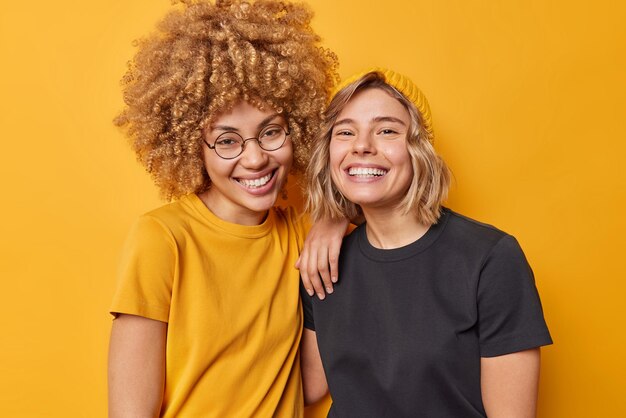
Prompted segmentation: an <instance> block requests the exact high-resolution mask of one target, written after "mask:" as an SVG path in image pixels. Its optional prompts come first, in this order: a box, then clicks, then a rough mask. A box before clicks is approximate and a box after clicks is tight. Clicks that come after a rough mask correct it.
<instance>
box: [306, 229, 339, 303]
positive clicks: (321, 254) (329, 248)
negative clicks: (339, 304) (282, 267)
mask: <svg viewBox="0 0 626 418" xmlns="http://www.w3.org/2000/svg"><path fill="white" fill-rule="evenodd" d="M348 224H349V223H348V220H347V219H340V220H332V219H323V220H321V221H318V222H316V223H315V224H314V225H313V226H312V227H311V230H310V231H309V233H308V235H307V237H306V240H305V242H304V247H303V248H302V253H301V254H300V258H298V261H297V262H296V268H298V269H299V270H300V276H301V277H302V284H303V285H304V288H305V289H306V291H307V292H308V293H309V295H311V296H313V293H316V294H317V297H318V298H320V299H324V297H325V296H326V293H333V283H336V282H337V279H338V277H337V276H338V273H337V271H338V270H339V268H338V265H339V250H340V249H341V241H342V240H343V236H344V235H345V233H346V229H347V227H348Z"/></svg>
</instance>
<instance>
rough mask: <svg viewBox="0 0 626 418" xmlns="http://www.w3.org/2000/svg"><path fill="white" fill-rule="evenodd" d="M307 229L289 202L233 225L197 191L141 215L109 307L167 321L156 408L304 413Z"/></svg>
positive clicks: (175, 412) (190, 413)
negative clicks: (301, 258) (301, 349)
mask: <svg viewBox="0 0 626 418" xmlns="http://www.w3.org/2000/svg"><path fill="white" fill-rule="evenodd" d="M305 229H306V226H305V225H304V222H302V221H300V220H299V219H298V217H297V215H296V213H295V211H294V210H293V209H291V208H289V209H278V208H275V209H273V210H270V211H269V214H268V216H267V219H266V220H265V222H263V223H262V224H261V225H255V226H244V225H237V224H232V223H229V222H226V221H223V220H221V219H219V218H217V217H216V216H215V215H213V213H211V211H210V210H209V209H208V208H207V207H206V206H205V205H204V204H203V203H202V201H201V200H200V199H199V198H198V197H197V196H196V195H189V196H186V197H183V198H182V199H180V200H178V201H176V202H174V203H171V204H169V205H166V206H163V207H161V208H159V209H157V210H155V211H153V212H150V213H148V214H146V215H143V216H142V217H140V218H139V220H138V221H137V222H136V224H135V225H134V227H133V229H132V230H131V232H130V236H129V237H128V239H127V242H126V246H125V249H124V252H123V257H122V263H121V269H120V277H119V286H118V289H117V292H116V294H115V297H114V300H113V305H112V307H111V312H112V313H126V314H133V315H140V316H143V317H146V318H152V319H156V320H159V321H163V322H167V323H168V327H167V346H166V379H165V380H166V381H165V394H164V400H163V406H162V408H161V415H162V416H164V417H216V418H225V417H252V416H254V417H286V418H287V417H288V418H294V417H302V416H303V399H302V384H301V377H300V360H299V353H298V346H299V343H300V337H301V333H302V313H301V312H302V311H301V306H300V299H299V291H298V287H299V283H300V279H299V275H298V271H297V270H296V269H295V268H294V267H293V265H294V263H295V261H296V259H297V257H298V254H299V250H300V248H302V243H303V238H304V236H305Z"/></svg>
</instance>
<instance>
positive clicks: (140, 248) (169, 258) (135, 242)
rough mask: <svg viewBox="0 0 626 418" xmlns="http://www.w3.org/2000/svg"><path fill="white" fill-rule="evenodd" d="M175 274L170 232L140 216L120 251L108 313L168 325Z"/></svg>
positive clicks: (154, 220)
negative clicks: (115, 288)
mask: <svg viewBox="0 0 626 418" xmlns="http://www.w3.org/2000/svg"><path fill="white" fill-rule="evenodd" d="M175 274H176V245H175V241H174V239H173V237H172V235H171V233H170V232H169V231H168V230H167V229H166V228H165V227H164V226H163V225H162V224H161V223H160V222H159V221H158V220H157V219H155V218H153V217H150V216H149V215H144V216H142V217H140V218H139V219H138V220H137V222H135V224H134V225H133V227H132V228H131V231H130V233H129V235H128V237H127V239H126V242H125V245H124V249H123V251H122V259H121V263H120V268H119V273H118V285H117V290H116V292H115V295H114V297H113V303H112V304H111V309H110V312H111V314H113V315H114V316H117V315H118V314H120V313H124V314H131V315H138V316H143V317H146V318H150V319H156V320H158V321H162V322H168V317H169V308H170V301H171V297H172V283H173V280H174V275H175Z"/></svg>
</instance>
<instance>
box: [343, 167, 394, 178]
mask: <svg viewBox="0 0 626 418" xmlns="http://www.w3.org/2000/svg"><path fill="white" fill-rule="evenodd" d="M387 171H388V170H385V169H382V168H378V167H350V168H348V175H349V176H352V177H360V178H372V177H382V176H384V175H385V174H387Z"/></svg>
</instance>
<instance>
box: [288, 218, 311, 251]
mask: <svg viewBox="0 0 626 418" xmlns="http://www.w3.org/2000/svg"><path fill="white" fill-rule="evenodd" d="M290 216H291V222H292V224H293V225H294V228H295V229H296V231H297V234H298V249H300V250H301V249H302V246H303V245H304V240H305V239H306V236H307V234H308V233H309V231H310V230H311V217H310V216H309V214H307V213H302V214H299V213H298V211H296V210H295V209H294V208H290Z"/></svg>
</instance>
